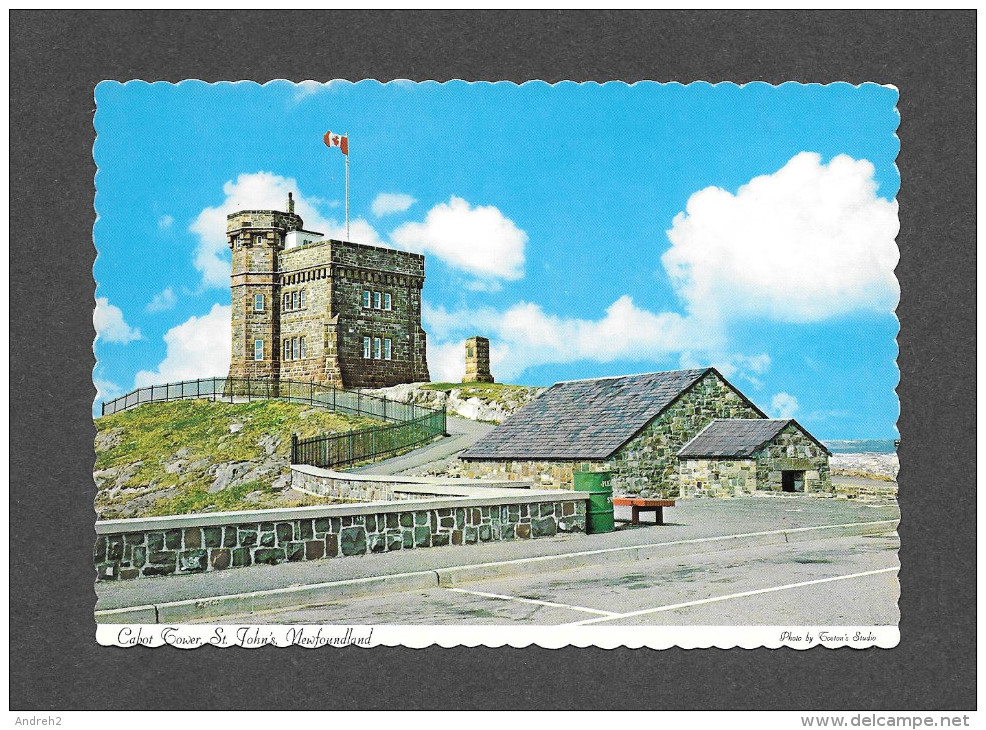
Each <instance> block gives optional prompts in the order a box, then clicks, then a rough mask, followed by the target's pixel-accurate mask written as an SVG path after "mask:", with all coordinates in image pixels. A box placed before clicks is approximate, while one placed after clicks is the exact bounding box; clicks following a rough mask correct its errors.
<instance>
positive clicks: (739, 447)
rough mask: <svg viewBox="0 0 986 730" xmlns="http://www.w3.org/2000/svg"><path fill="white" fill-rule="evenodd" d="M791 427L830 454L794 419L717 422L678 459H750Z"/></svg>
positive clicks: (698, 435) (698, 437)
mask: <svg viewBox="0 0 986 730" xmlns="http://www.w3.org/2000/svg"><path fill="white" fill-rule="evenodd" d="M791 424H794V425H795V426H796V427H797V428H798V430H800V431H801V432H802V433H803V434H805V435H806V436H807V437H808V438H810V439H811V440H812V441H814V442H815V443H816V444H818V445H819V446H820V447H821V448H822V449H823V450H824V451H825V453H829V450H828V449H827V448H825V446H824V445H823V444H822V443H821V442H820V441H818V439H816V438H815V437H814V436H812V435H811V434H810V433H808V432H807V431H805V429H804V428H803V427H802V426H801V424H800V423H798V422H797V421H795V420H794V419H793V418H784V419H767V418H760V419H757V418H717V419H715V420H714V421H712V423H710V424H709V425H708V426H706V427H705V428H703V429H702V430H701V431H699V432H698V434H697V435H696V436H695V438H693V439H692V440H691V441H689V442H688V443H687V444H685V445H684V446H683V447H682V448H681V451H679V452H678V457H679V458H689V459H696V458H702V457H723V456H728V457H733V458H749V457H752V456H753V455H754V454H755V453H756V452H757V451H758V450H759V449H760V448H761V447H762V446H763V445H764V444H766V443H767V442H768V441H771V440H772V439H774V438H775V437H776V436H777V434H779V433H780V432H781V431H783V430H784V429H785V428H787V427H788V426H789V425H791Z"/></svg>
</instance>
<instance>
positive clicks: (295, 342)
mask: <svg viewBox="0 0 986 730" xmlns="http://www.w3.org/2000/svg"><path fill="white" fill-rule="evenodd" d="M291 348H292V349H293V350H294V359H295V360H297V359H299V358H300V356H301V350H300V349H298V348H299V345H298V338H297V337H292V338H291Z"/></svg>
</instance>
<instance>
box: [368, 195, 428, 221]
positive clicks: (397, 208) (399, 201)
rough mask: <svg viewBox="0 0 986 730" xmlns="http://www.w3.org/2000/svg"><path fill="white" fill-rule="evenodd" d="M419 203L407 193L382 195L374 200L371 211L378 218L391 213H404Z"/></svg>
mask: <svg viewBox="0 0 986 730" xmlns="http://www.w3.org/2000/svg"><path fill="white" fill-rule="evenodd" d="M417 202H418V201H417V200H415V199H414V198H412V197H411V196H410V195H408V194H407V193H380V194H379V195H377V197H376V198H374V199H373V204H372V205H370V210H372V211H373V215H375V216H376V217H377V218H380V217H381V216H385V215H390V214H391V213H403V212H404V211H405V210H407V209H408V208H410V207H411V206H412V205H414V204H415V203H417Z"/></svg>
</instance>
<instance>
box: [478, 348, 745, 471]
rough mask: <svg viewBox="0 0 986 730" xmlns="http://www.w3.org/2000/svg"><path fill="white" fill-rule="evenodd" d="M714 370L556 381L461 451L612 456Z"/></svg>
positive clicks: (486, 455)
mask: <svg viewBox="0 0 986 730" xmlns="http://www.w3.org/2000/svg"><path fill="white" fill-rule="evenodd" d="M709 372H716V371H715V369H714V368H696V369H692V370H673V371H670V372H661V373H645V374H643V375H623V376H619V377H612V378H597V379H594V380H570V381H566V382H561V383H555V384H554V385H553V386H551V387H550V388H549V389H548V390H546V391H545V392H544V393H542V394H541V395H540V396H539V397H538V398H536V399H534V400H533V401H531V402H530V403H528V404H527V405H525V406H524V407H523V408H521V409H520V410H518V411H517V412H516V413H515V414H514V415H513V416H511V417H510V418H509V419H507V420H506V421H504V422H503V423H502V424H501V425H500V426H498V427H497V428H496V429H494V430H493V431H491V432H490V433H488V434H487V435H486V436H484V437H483V438H481V439H480V440H479V441H477V442H476V443H474V444H473V445H472V446H470V447H469V448H468V449H466V450H465V451H463V452H462V454H460V456H461V457H462V458H464V459H538V460H540V459H545V460H555V459H559V460H561V459H605V458H608V457H609V456H610V455H611V454H612V453H613V452H615V451H616V450H617V449H619V448H620V447H621V446H622V445H623V444H625V443H626V442H627V441H629V440H630V439H631V438H633V437H634V436H636V435H637V433H638V432H639V431H640V430H641V429H642V428H643V427H644V426H646V425H647V424H648V423H649V422H650V421H651V420H652V419H653V418H654V417H655V416H657V415H658V414H659V413H661V412H662V411H663V410H664V409H665V408H667V407H668V406H669V405H671V404H672V403H673V402H674V401H676V400H677V399H678V397H679V396H681V395H682V394H683V393H684V392H685V391H687V390H688V389H689V388H691V387H692V386H693V385H694V384H695V383H697V382H698V381H699V380H700V379H701V378H702V377H703V376H704V375H705V374H706V373H709ZM716 375H718V376H719V377H720V378H722V376H721V375H719V374H718V372H716ZM723 381H724V382H725V379H723ZM734 390H735V388H734ZM738 392H739V391H737V393H738ZM741 397H742V396H741ZM751 405H752V404H751ZM754 408H756V407H755V406H754ZM757 412H760V411H759V409H757Z"/></svg>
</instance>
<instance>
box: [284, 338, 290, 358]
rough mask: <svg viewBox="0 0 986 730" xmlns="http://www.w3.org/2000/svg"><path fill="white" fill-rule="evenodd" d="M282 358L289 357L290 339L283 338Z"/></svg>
mask: <svg viewBox="0 0 986 730" xmlns="http://www.w3.org/2000/svg"><path fill="white" fill-rule="evenodd" d="M284 359H285V360H290V359H291V340H284Z"/></svg>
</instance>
